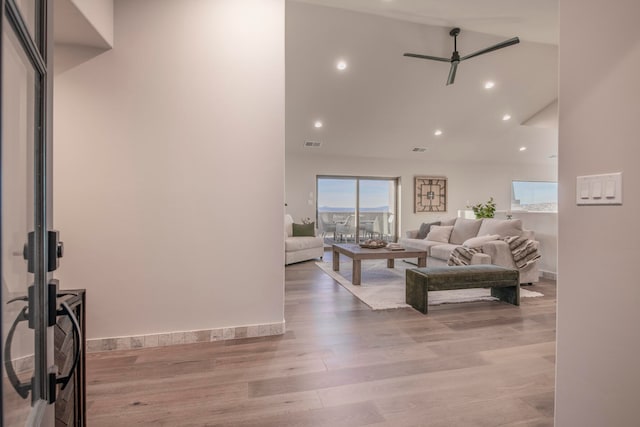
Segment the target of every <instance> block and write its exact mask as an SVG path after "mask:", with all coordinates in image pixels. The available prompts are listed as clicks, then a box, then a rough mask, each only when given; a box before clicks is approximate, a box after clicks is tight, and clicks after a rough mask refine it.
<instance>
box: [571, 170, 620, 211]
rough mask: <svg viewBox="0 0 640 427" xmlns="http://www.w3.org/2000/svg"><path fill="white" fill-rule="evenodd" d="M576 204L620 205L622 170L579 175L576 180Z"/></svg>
mask: <svg viewBox="0 0 640 427" xmlns="http://www.w3.org/2000/svg"><path fill="white" fill-rule="evenodd" d="M576 204H578V205H621V204H622V172H616V173H609V174H603V175H585V176H579V177H578V178H577V180H576Z"/></svg>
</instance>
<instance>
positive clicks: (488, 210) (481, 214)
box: [467, 197, 496, 219]
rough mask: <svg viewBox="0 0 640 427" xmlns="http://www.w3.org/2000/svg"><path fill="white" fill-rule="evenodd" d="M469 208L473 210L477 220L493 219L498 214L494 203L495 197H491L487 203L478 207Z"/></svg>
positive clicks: (479, 204)
mask: <svg viewBox="0 0 640 427" xmlns="http://www.w3.org/2000/svg"><path fill="white" fill-rule="evenodd" d="M467 207H468V208H469V207H470V208H471V209H472V210H473V213H474V214H475V216H476V218H477V219H480V218H493V217H494V216H495V214H496V202H494V201H493V197H490V198H489V201H488V202H487V203H478V204H477V205H473V206H467Z"/></svg>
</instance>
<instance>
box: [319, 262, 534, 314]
mask: <svg viewBox="0 0 640 427" xmlns="http://www.w3.org/2000/svg"><path fill="white" fill-rule="evenodd" d="M316 265H317V266H318V267H320V269H322V270H323V271H324V272H325V273H327V274H328V275H329V276H331V277H332V278H333V279H335V280H336V281H337V282H338V283H340V285H342V287H344V288H345V289H346V290H348V291H349V292H351V293H352V294H353V295H354V296H355V297H356V298H358V299H359V300H360V301H362V302H363V303H365V304H366V305H368V306H369V307H371V308H372V309H373V310H387V309H391V308H402V307H410V306H409V305H408V304H406V303H405V272H406V270H407V268H416V266H414V265H411V264H407V263H405V262H404V261H402V260H401V259H397V260H396V261H395V268H387V261H386V260H371V261H362V280H361V284H360V286H355V285H353V284H352V283H351V269H352V265H353V264H352V262H351V261H348V262H341V263H340V271H333V264H332V263H331V262H316ZM541 296H544V295H543V294H541V293H540V292H534V291H529V290H527V289H524V288H522V287H521V288H520V298H532V297H541ZM496 300H497V298H494V297H492V296H491V290H490V289H478V288H476V289H459V290H453V291H432V292H429V305H440V304H452V303H459V302H471V301H496Z"/></svg>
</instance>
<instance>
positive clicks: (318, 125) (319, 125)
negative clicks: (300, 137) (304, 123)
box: [313, 120, 322, 128]
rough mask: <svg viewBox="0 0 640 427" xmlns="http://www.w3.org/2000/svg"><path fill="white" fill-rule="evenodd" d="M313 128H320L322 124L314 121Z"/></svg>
mask: <svg viewBox="0 0 640 427" xmlns="http://www.w3.org/2000/svg"><path fill="white" fill-rule="evenodd" d="M313 127H315V128H321V127H322V122H321V121H320V120H316V122H315V123H314V124H313Z"/></svg>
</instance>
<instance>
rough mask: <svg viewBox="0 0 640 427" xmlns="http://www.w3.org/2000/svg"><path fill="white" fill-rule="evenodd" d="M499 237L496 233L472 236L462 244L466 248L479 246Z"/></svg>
mask: <svg viewBox="0 0 640 427" xmlns="http://www.w3.org/2000/svg"><path fill="white" fill-rule="evenodd" d="M499 238H500V236H499V235H497V234H490V235H489V236H478V237H472V238H470V239H467V240H465V241H464V243H463V244H462V246H465V247H467V248H479V247H481V246H482V245H484V244H485V243H487V242H491V241H493V240H498V239H499Z"/></svg>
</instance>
